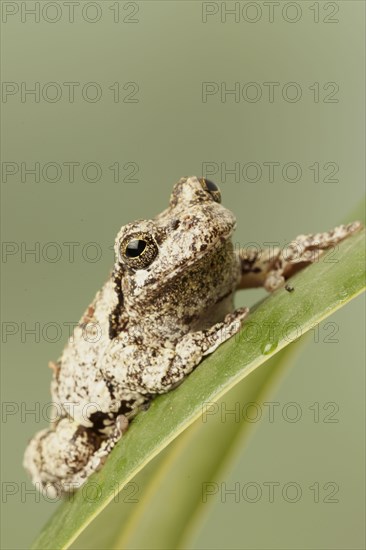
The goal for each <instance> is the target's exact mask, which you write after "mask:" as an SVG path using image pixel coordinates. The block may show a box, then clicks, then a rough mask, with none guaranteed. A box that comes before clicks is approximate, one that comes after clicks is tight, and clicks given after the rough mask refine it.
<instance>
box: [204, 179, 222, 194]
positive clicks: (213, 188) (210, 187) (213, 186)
mask: <svg viewBox="0 0 366 550" xmlns="http://www.w3.org/2000/svg"><path fill="white" fill-rule="evenodd" d="M205 182H206V187H207V189H208V190H209V191H218V190H219V188H218V187H217V185H216V183H214V182H213V181H211V180H206V178H205Z"/></svg>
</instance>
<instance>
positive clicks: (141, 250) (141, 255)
mask: <svg viewBox="0 0 366 550" xmlns="http://www.w3.org/2000/svg"><path fill="white" fill-rule="evenodd" d="M120 253H121V259H122V260H123V261H124V262H125V263H126V264H127V265H129V266H130V267H133V268H135V269H144V268H145V267H148V266H149V265H150V264H151V263H152V262H153V261H154V260H155V258H156V256H157V253H158V246H157V244H156V242H155V240H154V239H153V238H152V237H151V235H149V234H147V233H138V234H134V235H128V236H127V237H125V238H124V239H123V241H122V242H121V244H120Z"/></svg>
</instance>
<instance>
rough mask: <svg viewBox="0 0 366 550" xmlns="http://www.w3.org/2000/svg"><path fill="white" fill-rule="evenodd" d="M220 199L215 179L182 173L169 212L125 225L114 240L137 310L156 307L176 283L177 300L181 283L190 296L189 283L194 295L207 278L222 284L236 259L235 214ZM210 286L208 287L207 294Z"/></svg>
mask: <svg viewBox="0 0 366 550" xmlns="http://www.w3.org/2000/svg"><path fill="white" fill-rule="evenodd" d="M220 202H221V193H220V190H219V188H218V187H217V186H216V185H215V184H214V183H213V182H211V181H209V180H207V179H205V178H197V177H195V176H193V177H190V178H182V179H180V180H179V182H178V183H176V184H175V186H174V188H173V192H172V195H171V199H170V205H169V207H168V208H167V209H166V210H164V212H162V213H161V214H159V215H158V216H156V217H155V218H154V219H152V220H138V221H136V222H133V223H130V224H128V225H126V226H124V227H122V229H121V231H120V232H119V234H118V235H117V239H116V245H115V253H116V258H117V262H116V265H115V272H116V271H119V272H120V273H121V277H120V279H121V280H122V282H121V285H122V292H123V297H124V304H125V306H126V307H127V308H128V309H130V310H131V313H132V314H133V311H132V310H135V311H136V309H140V308H141V309H142V308H144V309H145V310H146V308H147V309H148V306H149V304H151V303H153V302H154V303H155V307H156V301H157V300H158V298H159V299H162V297H163V296H164V297H165V298H166V303H168V300H169V298H170V300H171V299H172V296H171V295H170V297H169V293H171V289H173V288H174V292H175V296H174V300H177V299H178V300H179V296H180V295H179V293H178V295H177V294H176V291H177V288H178V286H180V290H181V292H182V293H184V295H185V299H187V296H188V289H187V288H186V287H187V286H189V289H190V291H191V294H192V296H191V297H190V299H194V292H196V294H197V293H199V292H203V293H205V289H204V285H205V283H206V284H211V285H218V286H222V285H221V283H220V280H221V281H222V280H223V279H226V273H223V271H227V267H228V264H230V265H233V263H234V260H233V249H232V245H231V239H230V237H231V235H232V232H233V230H234V229H235V224H236V220H235V217H234V215H233V214H232V212H230V210H228V209H227V208H225V207H224V206H222V205H221V204H220ZM229 271H230V270H229ZM230 276H231V277H232V275H231V274H230ZM208 278H209V281H208ZM214 279H216V280H217V282H216V281H214ZM184 281H186V283H184ZM202 285H203V287H202ZM211 290H212V289H211V288H210V289H206V291H207V293H208V294H209V293H210V291H211ZM213 292H214V291H213ZM214 293H215V292H214ZM219 293H220V294H221V293H222V290H220V291H219ZM140 311H141V310H140Z"/></svg>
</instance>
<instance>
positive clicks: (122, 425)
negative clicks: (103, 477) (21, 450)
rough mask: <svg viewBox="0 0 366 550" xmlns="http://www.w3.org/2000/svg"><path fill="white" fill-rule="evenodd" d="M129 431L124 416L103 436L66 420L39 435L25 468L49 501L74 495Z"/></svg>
mask: <svg viewBox="0 0 366 550" xmlns="http://www.w3.org/2000/svg"><path fill="white" fill-rule="evenodd" d="M127 428H128V420H127V418H126V417H125V416H122V415H121V416H119V417H117V418H116V421H115V424H114V426H113V428H112V431H111V433H110V434H109V435H108V436H107V437H103V438H102V437H101V436H100V435H98V434H97V433H96V432H94V431H93V430H92V429H90V428H85V427H84V426H80V425H78V424H76V423H75V422H73V421H72V420H71V419H69V418H67V417H63V418H61V419H60V420H59V421H58V422H57V423H56V424H55V425H54V426H53V427H51V428H49V429H46V430H42V431H41V432H38V433H37V434H36V435H35V437H34V438H33V439H32V440H31V441H30V443H29V445H28V447H27V449H26V452H25V456H24V462H23V464H24V467H25V468H26V470H28V472H29V473H30V474H31V477H32V481H33V483H34V484H35V485H36V486H37V488H38V489H39V490H42V491H44V492H45V493H46V494H47V496H48V497H49V498H56V497H58V496H59V495H61V494H65V493H72V492H73V491H75V490H76V489H78V488H79V487H81V485H83V484H84V483H85V481H86V480H87V479H88V477H89V476H90V475H91V474H92V473H94V472H96V471H97V470H99V468H100V467H101V466H102V464H103V463H104V461H105V459H106V457H107V456H108V454H109V453H110V452H111V450H112V449H113V447H114V446H115V445H116V443H117V441H118V440H119V439H120V438H121V437H122V435H123V433H124V432H125V431H126V430H127Z"/></svg>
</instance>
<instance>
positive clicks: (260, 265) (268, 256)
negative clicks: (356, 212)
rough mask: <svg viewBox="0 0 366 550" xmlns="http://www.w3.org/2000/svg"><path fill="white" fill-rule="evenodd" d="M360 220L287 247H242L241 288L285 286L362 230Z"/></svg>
mask: <svg viewBox="0 0 366 550" xmlns="http://www.w3.org/2000/svg"><path fill="white" fill-rule="evenodd" d="M362 227H363V226H362V224H361V223H360V222H358V221H356V222H352V223H349V224H347V225H340V226H338V227H335V228H334V229H332V230H331V231H327V232H325V233H315V234H309V235H299V236H298V237H296V239H294V240H293V241H292V242H291V243H290V244H289V245H288V246H286V247H285V248H284V249H283V250H280V249H279V248H275V249H264V250H262V251H253V250H240V251H239V261H240V265H241V279H240V281H239V285H238V288H250V287H258V286H264V288H265V289H266V290H268V291H269V292H273V291H274V290H276V289H277V288H280V287H281V286H283V284H284V282H285V281H286V280H287V279H288V278H289V277H292V275H294V274H295V273H297V271H300V269H303V268H304V267H306V266H307V265H309V264H311V263H314V262H316V261H317V260H318V259H319V256H320V255H321V254H322V253H323V252H324V251H325V250H328V249H330V248H332V247H334V246H335V245H336V244H338V243H339V242H341V241H343V240H344V239H346V238H347V237H349V236H350V235H352V234H353V233H356V232H357V231H359V230H360V229H362Z"/></svg>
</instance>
